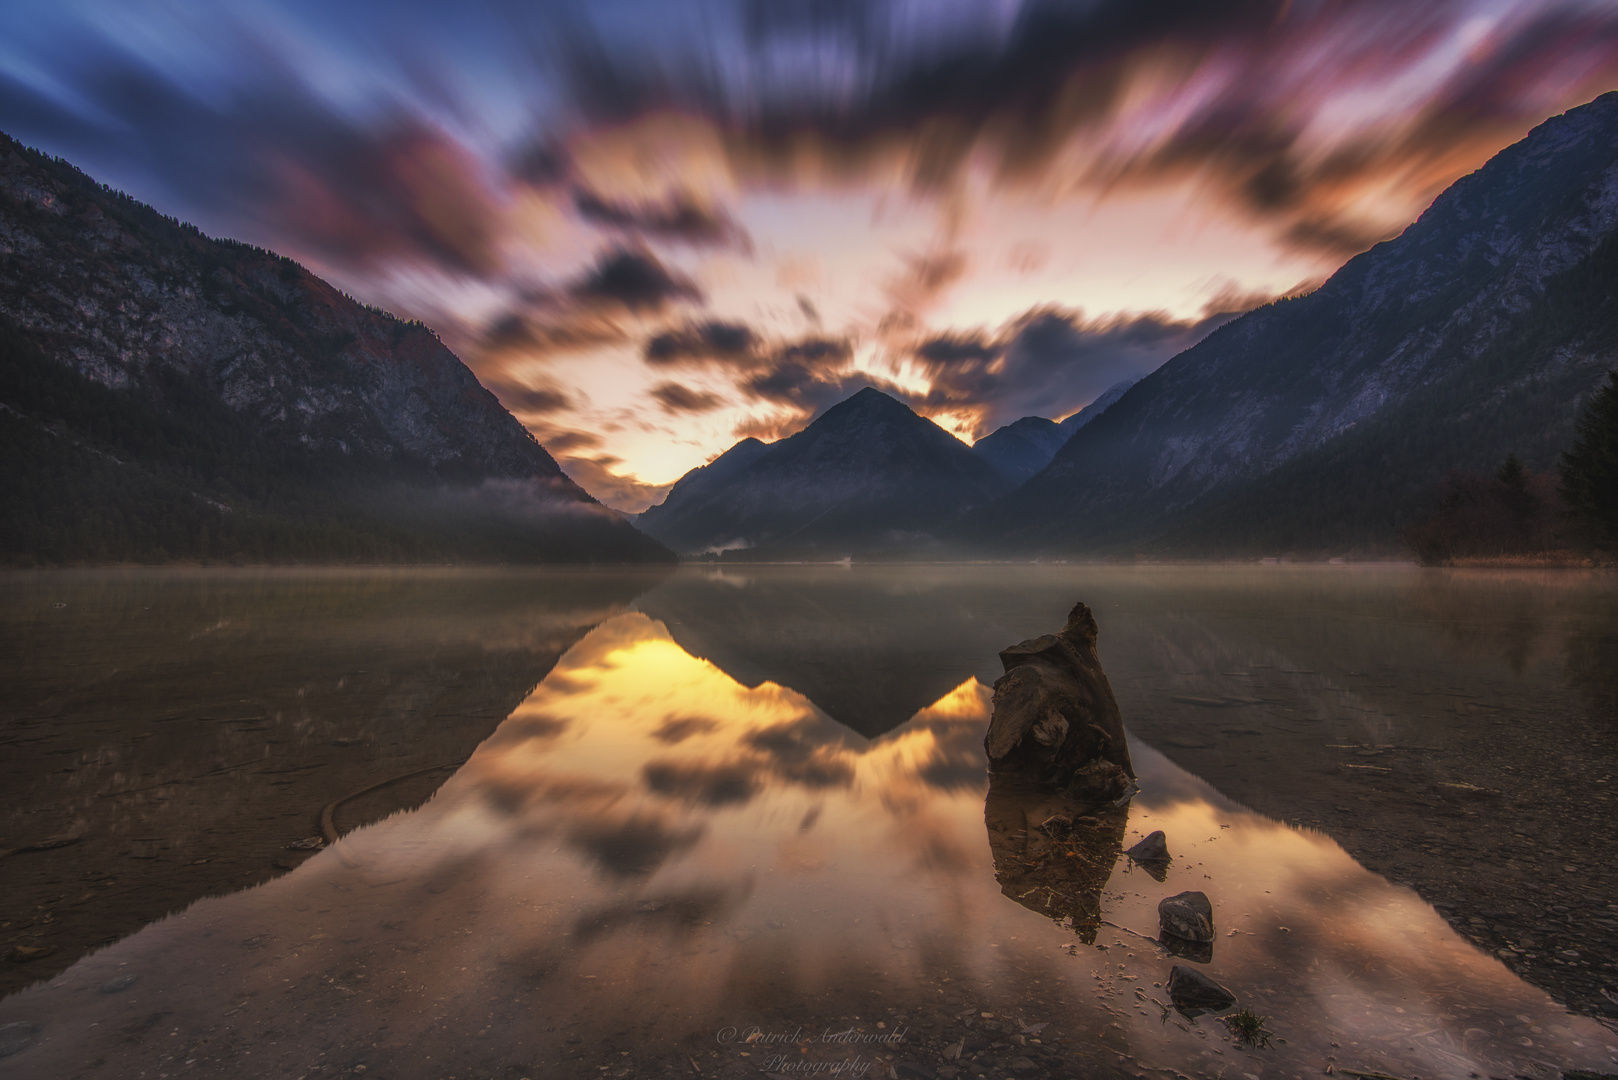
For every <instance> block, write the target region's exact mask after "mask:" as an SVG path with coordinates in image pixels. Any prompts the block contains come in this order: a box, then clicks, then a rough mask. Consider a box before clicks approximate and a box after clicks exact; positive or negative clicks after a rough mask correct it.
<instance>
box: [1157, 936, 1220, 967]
mask: <svg viewBox="0 0 1618 1080" xmlns="http://www.w3.org/2000/svg"><path fill="white" fill-rule="evenodd" d="M1157 943H1158V944H1159V945H1161V946H1163V949H1164V951H1165V952H1167V953H1168V954H1169V955H1170V956H1178V957H1180V958H1181V959H1183V960H1194V961H1196V962H1197V963H1199V964H1211V963H1213V949H1214V943H1213V942H1211V941H1187V940H1186V939H1185V938H1177V937H1175V936H1174V935H1173V934H1162V935H1160V936H1159V937H1158V939H1157Z"/></svg>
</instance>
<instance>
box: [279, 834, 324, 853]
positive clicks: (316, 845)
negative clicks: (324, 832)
mask: <svg viewBox="0 0 1618 1080" xmlns="http://www.w3.org/2000/svg"><path fill="white" fill-rule="evenodd" d="M325 846H326V838H325V837H324V836H306V837H304V838H303V839H302V840H294V841H292V843H290V844H288V845H287V850H288V851H319V850H320V849H321V848H323V847H325Z"/></svg>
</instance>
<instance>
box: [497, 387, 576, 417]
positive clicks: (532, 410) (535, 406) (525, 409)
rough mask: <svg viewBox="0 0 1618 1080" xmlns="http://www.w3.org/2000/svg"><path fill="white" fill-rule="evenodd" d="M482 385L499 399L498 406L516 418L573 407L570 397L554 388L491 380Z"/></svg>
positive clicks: (541, 414)
mask: <svg viewBox="0 0 1618 1080" xmlns="http://www.w3.org/2000/svg"><path fill="white" fill-rule="evenodd" d="M484 385H485V386H487V387H488V388H489V389H490V390H492V391H493V392H494V396H495V397H497V398H499V399H500V404H502V405H504V406H505V407H506V409H507V410H508V411H510V412H512V413H514V414H516V415H518V416H524V415H526V416H543V415H544V414H546V413H553V412H559V411H561V410H563V409H571V408H572V407H573V399H572V397H570V396H569V395H568V394H567V392H566V391H564V390H561V389H558V388H557V387H554V386H525V385H522V384H520V383H501V382H494V381H492V380H485V382H484Z"/></svg>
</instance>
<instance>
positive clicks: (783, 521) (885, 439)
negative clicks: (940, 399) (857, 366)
mask: <svg viewBox="0 0 1618 1080" xmlns="http://www.w3.org/2000/svg"><path fill="white" fill-rule="evenodd" d="M717 460H719V459H716V461H717ZM708 467H709V468H711V467H712V466H711V465H710V466H708ZM696 472H700V470H696ZM689 477H692V474H690V473H688V474H687V477H682V482H684V481H685V480H686V479H687V478H689ZM1009 483H1010V482H1009V481H1008V480H1007V479H1006V478H1005V477H1003V476H1002V475H1001V474H1000V473H999V472H998V471H997V470H996V469H995V468H994V467H993V466H991V465H990V464H988V463H987V462H986V461H983V460H982V459H981V458H978V457H976V456H974V455H973V453H972V450H971V448H970V447H968V446H967V445H966V444H965V443H963V442H961V441H960V440H959V439H957V438H956V437H955V436H953V435H951V434H950V433H949V432H947V431H945V430H944V429H943V428H941V427H939V426H938V425H937V424H935V423H933V422H932V421H931V420H928V419H926V418H925V417H921V416H918V415H916V414H915V413H914V412H912V411H911V410H910V408H909V407H908V406H906V405H905V404H904V403H903V402H900V401H898V400H896V399H894V398H892V397H889V396H888V395H887V394H884V393H882V392H881V391H880V390H877V389H875V388H874V387H866V388H865V389H863V390H861V391H859V392H858V393H856V394H854V395H853V396H851V397H849V398H847V399H845V400H844V401H841V402H839V403H838V404H836V405H834V406H832V407H831V408H830V409H827V410H826V412H825V413H823V414H822V415H821V416H820V417H818V418H817V419H816V420H815V421H814V422H813V423H811V424H810V425H809V426H808V427H806V428H804V429H803V430H802V431H800V432H798V433H797V434H795V435H791V436H789V437H787V438H785V439H781V440H779V441H777V442H774V443H771V444H769V445H768V446H767V447H765V448H764V450H763V451H762V452H760V453H757V455H756V457H755V458H754V459H753V460H751V461H749V462H748V463H747V464H746V465H745V466H744V467H742V468H741V469H739V470H737V471H736V472H735V473H734V474H732V475H730V476H728V477H727V478H726V479H724V480H723V481H722V482H720V483H716V484H713V485H706V486H704V485H693V486H691V487H688V488H687V489H686V491H688V492H691V495H690V497H681V498H675V497H674V493H673V491H672V490H671V492H670V496H669V497H668V498H666V499H665V500H664V502H663V503H661V504H659V506H658V507H654V508H652V509H650V510H648V511H646V512H645V513H644V514H642V515H641V519H640V520H641V522H642V524H643V526H644V527H645V528H646V529H647V531H648V532H650V533H651V534H652V535H653V536H655V537H657V538H658V539H660V540H662V541H663V542H664V543H666V544H668V545H669V546H670V547H673V548H674V549H675V550H677V551H686V552H700V551H705V550H715V549H725V548H755V549H756V548H765V549H770V550H776V551H780V550H785V549H791V550H801V551H805V552H816V553H819V554H823V555H824V554H851V553H854V552H856V551H869V550H873V549H880V548H895V547H902V546H904V545H914V544H918V543H925V542H926V538H927V534H929V533H931V532H932V531H934V530H936V529H938V528H940V527H942V526H943V525H946V524H948V523H951V522H953V521H954V520H955V519H956V518H957V517H959V515H960V514H961V513H963V512H964V511H965V509H966V508H967V507H969V506H972V505H977V504H978V503H981V502H987V501H988V500H989V499H990V498H991V497H992V496H993V495H996V494H999V493H1000V492H1002V491H1004V490H1006V489H1007V487H1009ZM678 486H679V485H678V484H677V485H676V487H678Z"/></svg>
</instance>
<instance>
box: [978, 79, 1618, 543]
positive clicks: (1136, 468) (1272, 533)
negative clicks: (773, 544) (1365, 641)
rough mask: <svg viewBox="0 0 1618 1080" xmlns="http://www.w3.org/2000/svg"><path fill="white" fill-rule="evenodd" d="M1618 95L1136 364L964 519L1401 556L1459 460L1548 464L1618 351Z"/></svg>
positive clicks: (1034, 534) (1036, 529)
mask: <svg viewBox="0 0 1618 1080" xmlns="http://www.w3.org/2000/svg"><path fill="white" fill-rule="evenodd" d="M1615 226H1618V93H1612V94H1606V95H1603V96H1602V97H1600V98H1597V99H1596V100H1595V101H1594V102H1591V103H1590V104H1588V105H1585V106H1582V107H1580V108H1578V109H1573V110H1570V111H1569V112H1567V113H1566V114H1564V115H1562V116H1559V117H1554V118H1552V119H1550V120H1548V121H1546V122H1545V123H1544V124H1542V125H1540V126H1539V127H1537V128H1535V129H1534V130H1533V131H1532V132H1531V133H1530V134H1529V135H1528V136H1527V137H1526V138H1525V139H1523V140H1522V141H1521V142H1519V143H1517V144H1515V145H1513V146H1511V147H1508V148H1507V149H1505V150H1503V151H1501V152H1500V153H1499V154H1498V155H1496V156H1495V157H1494V158H1493V159H1492V160H1490V161H1489V162H1488V163H1487V164H1486V165H1484V166H1483V168H1481V169H1479V170H1478V171H1477V172H1475V173H1473V174H1472V175H1470V176H1467V177H1464V178H1462V179H1461V180H1459V181H1457V182H1456V183H1455V184H1454V185H1452V186H1451V187H1450V188H1449V189H1448V190H1447V191H1445V192H1444V193H1443V194H1442V195H1440V196H1439V197H1438V199H1436V200H1435V201H1434V202H1433V204H1432V206H1431V207H1429V208H1428V210H1427V211H1426V212H1425V213H1424V214H1422V216H1421V218H1420V219H1419V220H1418V221H1416V222H1415V223H1414V224H1412V225H1411V226H1410V227H1409V228H1408V229H1406V230H1405V231H1404V232H1403V233H1402V234H1401V235H1400V236H1399V237H1397V238H1395V239H1393V240H1390V241H1387V242H1384V243H1381V244H1378V245H1376V246H1375V247H1373V248H1371V249H1370V250H1369V251H1367V252H1365V253H1363V254H1361V255H1358V256H1356V257H1355V258H1353V259H1351V260H1350V261H1349V262H1348V263H1347V264H1346V265H1344V266H1343V268H1342V269H1341V270H1339V271H1338V272H1337V273H1336V274H1335V275H1333V276H1332V277H1331V279H1330V280H1328V281H1327V282H1326V283H1325V284H1324V285H1323V286H1321V287H1320V288H1319V289H1318V290H1316V291H1315V292H1313V293H1310V294H1308V295H1306V296H1301V297H1297V298H1294V299H1287V300H1281V301H1277V302H1275V303H1272V304H1269V305H1267V306H1266V307H1263V308H1260V309H1257V310H1255V311H1253V312H1250V313H1248V314H1246V315H1244V316H1242V317H1241V318H1239V319H1236V320H1234V321H1232V322H1230V323H1228V324H1226V325H1225V326H1223V327H1221V328H1220V329H1218V330H1216V331H1214V332H1213V333H1212V334H1210V335H1209V336H1208V337H1207V338H1206V339H1204V340H1203V341H1202V342H1200V343H1199V344H1197V345H1196V346H1194V347H1192V348H1190V349H1188V350H1186V351H1185V352H1183V353H1181V354H1180V355H1178V356H1176V357H1175V358H1173V359H1172V360H1170V361H1169V362H1168V363H1166V364H1164V365H1163V366H1162V367H1161V368H1159V369H1158V370H1157V371H1155V372H1153V373H1152V374H1151V375H1148V376H1147V377H1146V378H1144V379H1142V380H1141V381H1140V383H1139V384H1137V385H1136V386H1135V387H1134V388H1132V389H1131V390H1130V391H1129V392H1128V393H1127V394H1126V395H1124V396H1123V397H1122V398H1121V399H1120V400H1119V401H1118V402H1117V403H1116V404H1114V405H1113V406H1112V407H1111V408H1109V409H1108V410H1107V411H1106V412H1105V413H1104V414H1103V415H1101V416H1100V417H1099V418H1097V419H1096V420H1095V421H1094V422H1092V423H1089V424H1086V425H1085V426H1084V427H1082V428H1081V429H1080V430H1079V431H1077V432H1076V433H1075V434H1074V435H1073V437H1072V438H1071V439H1070V440H1069V441H1068V442H1067V443H1066V444H1065V445H1064V446H1063V448H1062V449H1061V450H1060V451H1059V452H1058V453H1057V455H1056V457H1055V458H1054V459H1053V460H1052V462H1051V464H1050V465H1049V466H1048V467H1047V468H1046V469H1045V470H1044V471H1043V472H1042V473H1040V474H1039V475H1037V476H1035V477H1033V478H1032V479H1031V480H1029V481H1028V482H1027V483H1026V484H1024V485H1023V486H1022V487H1021V488H1019V489H1017V490H1016V491H1015V492H1013V493H1011V494H1010V495H1009V496H1007V497H1006V498H1004V499H1002V500H1000V501H999V502H997V503H996V504H995V505H993V506H992V507H988V508H985V509H984V510H982V511H980V512H978V513H977V514H975V515H974V516H973V518H972V519H971V520H970V521H968V522H967V523H966V524H965V527H964V531H965V533H966V534H967V535H968V536H970V537H972V538H973V539H975V540H976V541H977V542H979V543H982V544H986V545H988V546H990V547H993V548H996V549H998V550H1002V551H1019V552H1024V553H1028V552H1051V553H1056V552H1078V551H1091V552H1106V551H1131V550H1134V551H1148V552H1151V551H1156V552H1161V553H1165V554H1186V555H1195V554H1255V553H1264V552H1266V551H1268V552H1280V551H1288V550H1299V551H1322V552H1324V551H1332V550H1336V551H1339V552H1341V551H1346V550H1359V551H1365V552H1391V551H1397V550H1398V549H1399V539H1398V528H1399V526H1400V525H1401V524H1403V523H1405V522H1408V521H1410V520H1412V518H1413V517H1414V516H1418V515H1420V514H1422V513H1424V512H1425V510H1426V508H1427V504H1428V502H1429V501H1430V498H1431V495H1430V492H1431V491H1432V489H1433V486H1434V485H1435V484H1436V483H1437V481H1438V480H1439V479H1440V478H1441V477H1442V476H1443V474H1444V473H1445V471H1446V470H1449V469H1457V468H1460V469H1489V470H1492V469H1493V468H1494V467H1495V466H1496V465H1498V464H1499V462H1500V460H1501V459H1502V458H1503V457H1504V456H1505V454H1506V453H1507V452H1508V451H1512V450H1514V451H1515V452H1516V453H1517V454H1518V456H1519V457H1520V458H1521V459H1522V460H1523V462H1524V463H1526V464H1527V465H1528V466H1529V467H1530V468H1534V469H1539V470H1544V469H1547V468H1549V467H1550V465H1551V463H1552V461H1553V460H1554V458H1555V455H1556V452H1557V451H1558V450H1560V449H1562V448H1563V447H1565V446H1566V445H1568V443H1570V441H1571V438H1572V429H1573V423H1574V419H1575V417H1576V416H1577V414H1578V411H1579V409H1580V407H1581V404H1582V402H1583V401H1584V400H1586V399H1587V398H1588V396H1589V395H1590V394H1591V393H1592V392H1593V391H1594V390H1595V388H1596V386H1597V385H1598V384H1599V382H1600V381H1601V379H1602V377H1603V376H1604V374H1605V372H1606V370H1607V368H1608V367H1610V366H1612V365H1613V364H1614V361H1615V357H1618V309H1615V308H1618V301H1615V300H1614V297H1615V295H1618V291H1615V286H1618V239H1615V238H1614V230H1615Z"/></svg>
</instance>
